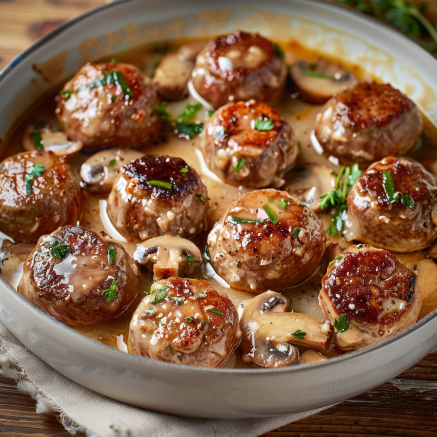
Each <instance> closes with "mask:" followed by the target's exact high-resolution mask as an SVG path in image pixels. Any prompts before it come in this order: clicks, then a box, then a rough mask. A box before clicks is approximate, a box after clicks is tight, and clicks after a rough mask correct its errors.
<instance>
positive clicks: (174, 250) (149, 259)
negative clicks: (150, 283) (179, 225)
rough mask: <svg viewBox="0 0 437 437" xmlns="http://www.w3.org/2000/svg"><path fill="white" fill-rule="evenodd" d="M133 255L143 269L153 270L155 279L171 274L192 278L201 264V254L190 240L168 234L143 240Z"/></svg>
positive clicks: (158, 279) (168, 276) (170, 275)
mask: <svg viewBox="0 0 437 437" xmlns="http://www.w3.org/2000/svg"><path fill="white" fill-rule="evenodd" d="M133 256H134V260H135V261H136V262H137V263H138V264H140V266H141V267H142V268H143V270H145V271H146V272H149V273H152V272H153V279H154V280H155V281H160V280H161V279H167V278H170V277H172V276H175V277H176V276H179V277H182V278H192V277H193V276H194V275H195V274H196V273H197V272H198V271H199V270H200V267H201V265H202V254H201V253H200V250H199V248H198V247H197V246H196V245H195V244H194V243H193V242H192V241H190V240H186V239H185V238H180V237H174V236H168V235H164V236H161V237H155V238H150V239H149V240H146V241H144V242H143V243H141V244H140V245H139V246H138V247H137V250H136V251H135V252H134V255H133Z"/></svg>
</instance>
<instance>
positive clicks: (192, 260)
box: [184, 251, 199, 263]
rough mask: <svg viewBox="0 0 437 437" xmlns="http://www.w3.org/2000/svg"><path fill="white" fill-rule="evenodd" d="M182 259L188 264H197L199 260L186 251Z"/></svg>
mask: <svg viewBox="0 0 437 437" xmlns="http://www.w3.org/2000/svg"><path fill="white" fill-rule="evenodd" d="M184 258H185V260H186V261H188V262H189V263H198V262H199V260H198V259H197V258H194V256H193V255H192V254H191V253H190V252H188V251H187V254H186V255H184Z"/></svg>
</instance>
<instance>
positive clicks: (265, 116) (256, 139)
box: [203, 100, 298, 188]
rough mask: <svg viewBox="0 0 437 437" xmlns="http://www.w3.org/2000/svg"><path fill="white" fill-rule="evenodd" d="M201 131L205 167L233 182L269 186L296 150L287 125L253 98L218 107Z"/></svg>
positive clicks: (279, 115)
mask: <svg viewBox="0 0 437 437" xmlns="http://www.w3.org/2000/svg"><path fill="white" fill-rule="evenodd" d="M261 128H262V129H265V130H261ZM204 132H205V133H204V135H203V153H204V155H205V161H206V163H207V165H208V167H209V168H210V169H211V170H212V171H213V172H214V173H215V174H217V176H219V177H220V178H221V179H223V180H224V181H225V182H227V183H229V184H233V185H243V186H245V187H253V188H261V187H265V186H267V185H270V184H271V183H272V182H273V181H274V180H276V179H279V178H281V176H282V174H283V173H284V172H285V171H286V170H287V169H288V168H289V167H290V166H291V165H292V164H293V162H294V160H295V159H296V156H297V153H298V150H297V143H296V137H295V135H294V132H293V129H292V128H291V126H290V124H289V123H287V122H286V121H285V120H284V119H283V118H282V117H281V114H279V112H278V111H276V109H273V108H272V107H270V106H269V105H267V104H265V103H260V102H255V101H254V100H250V101H249V102H239V103H230V104H229V105H226V106H224V107H223V108H220V109H219V110H218V111H216V112H215V114H214V115H213V117H212V118H211V120H210V121H209V123H208V124H207V126H206V129H205V131H204Z"/></svg>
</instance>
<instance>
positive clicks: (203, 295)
mask: <svg viewBox="0 0 437 437" xmlns="http://www.w3.org/2000/svg"><path fill="white" fill-rule="evenodd" d="M206 296H207V294H206V293H197V294H196V299H203V298H204V297H206Z"/></svg>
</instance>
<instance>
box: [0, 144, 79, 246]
mask: <svg viewBox="0 0 437 437" xmlns="http://www.w3.org/2000/svg"><path fill="white" fill-rule="evenodd" d="M81 209H82V192H81V188H80V186H79V182H78V181H77V180H76V179H75V177H74V175H73V172H72V171H71V168H70V166H69V165H68V164H66V163H65V162H64V161H63V160H62V159H60V158H58V157H57V156H56V155H55V154H54V153H53V152H46V151H42V152H37V151H34V152H24V153H19V154H18V155H15V156H11V157H9V158H7V159H5V160H4V161H3V162H2V163H1V165H0V231H2V232H4V233H5V234H7V235H8V236H9V237H11V238H13V239H14V240H18V241H33V242H37V241H38V238H39V237H41V236H42V235H45V234H49V233H50V232H53V231H54V230H55V229H57V228H58V227H59V226H65V225H69V224H73V223H76V222H77V221H78V220H79V219H80V216H81Z"/></svg>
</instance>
